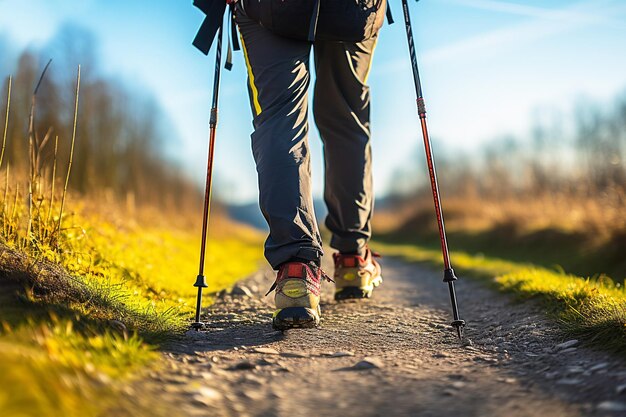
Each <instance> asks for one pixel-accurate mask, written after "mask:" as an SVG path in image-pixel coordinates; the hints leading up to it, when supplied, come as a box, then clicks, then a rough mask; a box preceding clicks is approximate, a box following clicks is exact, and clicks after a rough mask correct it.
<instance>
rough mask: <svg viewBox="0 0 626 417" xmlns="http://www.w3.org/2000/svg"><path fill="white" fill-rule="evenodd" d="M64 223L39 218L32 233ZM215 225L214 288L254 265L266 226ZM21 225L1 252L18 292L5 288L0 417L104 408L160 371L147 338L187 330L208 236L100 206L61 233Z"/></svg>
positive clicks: (1, 282) (211, 248) (0, 282)
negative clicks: (148, 372) (108, 212)
mask: <svg viewBox="0 0 626 417" xmlns="http://www.w3.org/2000/svg"><path fill="white" fill-rule="evenodd" d="M18 212H19V211H18ZM21 212H25V211H24V210H22V211H21ZM39 220H41V219H39ZM56 220H57V219H55V218H53V217H52V218H51V221H50V223H49V224H43V225H40V224H39V223H38V222H33V225H34V227H33V230H34V231H37V230H46V227H54V223H55V222H56ZM214 221H215V224H217V225H218V227H217V228H216V229H217V233H213V235H212V236H211V239H210V240H209V242H208V247H207V264H206V275H207V279H208V282H209V285H210V288H209V289H208V292H217V291H219V290H221V289H224V288H227V287H229V286H231V285H233V283H234V282H236V281H237V280H238V279H241V278H243V277H245V276H246V275H248V274H250V273H252V272H254V271H255V270H256V269H257V268H258V265H259V261H260V259H261V257H262V245H261V239H260V236H259V235H258V234H257V233H256V232H253V231H251V230H248V229H245V228H243V227H238V226H236V225H229V227H228V230H229V233H224V232H223V230H221V228H220V227H219V223H220V222H228V220H227V219H224V218H223V217H220V216H218V217H216V218H215V219H214ZM16 224H19V223H17V222H16ZM161 224H163V223H161ZM42 226H45V227H42ZM15 230H16V232H15V233H12V234H11V235H9V236H7V235H4V245H5V246H4V248H3V249H2V255H1V256H0V262H1V263H2V266H3V269H4V270H5V275H6V277H2V278H0V291H1V290H7V289H8V290H12V291H13V292H15V291H14V290H15V289H16V288H17V289H18V290H19V291H18V292H19V294H17V295H15V294H13V296H9V294H8V293H6V292H5V294H4V295H0V301H1V303H0V304H1V305H0V313H2V314H1V315H0V322H4V323H5V330H4V331H1V330H0V386H2V387H3V390H2V394H0V415H3V416H30V415H33V416H34V415H37V416H60V415H63V416H70V417H72V416H95V415H98V414H99V413H101V412H102V410H103V409H105V408H107V407H110V406H111V404H113V403H114V402H115V401H116V396H117V393H118V392H119V390H120V389H121V387H123V386H124V384H125V383H127V382H128V379H129V378H130V377H131V376H132V375H134V376H137V375H143V373H142V372H140V371H142V370H144V371H145V369H146V368H145V365H149V366H150V367H158V364H159V359H158V358H159V355H157V354H156V353H155V352H154V347H153V346H151V345H149V344H147V343H146V340H147V341H148V342H150V343H151V344H152V345H154V344H158V343H160V342H161V341H163V340H165V339H167V338H172V337H177V336H178V335H180V334H181V333H182V332H183V331H184V330H186V329H187V328H188V327H187V326H188V324H189V321H190V318H191V317H192V312H193V308H194V307H195V304H194V301H195V294H196V289H195V288H194V287H193V286H192V284H193V283H194V281H195V278H196V275H197V268H198V257H199V254H198V248H199V240H200V236H199V235H198V234H197V231H196V230H190V229H189V228H181V229H176V228H174V227H169V228H168V227H165V226H162V225H161V226H159V227H157V226H145V225H142V224H139V223H137V222H135V221H131V220H124V219H123V217H122V220H120V218H119V217H118V218H116V219H114V220H113V221H112V220H110V219H107V220H105V219H104V218H103V217H100V216H98V215H95V214H91V215H88V216H80V215H78V214H73V215H72V216H71V218H69V219H68V220H66V221H65V226H64V228H63V229H62V230H61V232H60V233H59V234H58V235H57V237H56V239H58V240H51V239H46V238H45V237H46V236H52V235H53V234H51V233H41V234H37V236H41V237H44V238H42V239H32V238H31V240H30V241H26V240H25V239H24V237H23V235H20V228H19V227H16V229H15ZM21 230H22V232H23V230H24V229H21ZM11 237H13V239H11ZM21 288H23V289H24V290H23V291H22V290H20V289H21ZM209 300H210V297H209ZM209 300H207V302H206V303H205V304H208V303H209V302H210V301H209ZM5 368H6V369H5ZM124 381H126V382H124ZM120 382H121V383H120ZM13 387H15V388H13ZM14 391H15V392H14ZM17 391H19V392H17ZM154 400H155V401H156V402H158V399H154Z"/></svg>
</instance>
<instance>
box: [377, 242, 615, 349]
mask: <svg viewBox="0 0 626 417" xmlns="http://www.w3.org/2000/svg"><path fill="white" fill-rule="evenodd" d="M373 246H374V247H376V248H377V249H378V250H380V251H381V252H383V253H384V254H386V255H390V256H398V257H401V258H403V259H405V260H407V261H411V262H426V263H429V264H432V265H441V264H442V260H441V252H440V251H438V250H433V249H426V248H421V247H418V246H412V245H391V244H384V243H377V244H375V245H373ZM452 264H453V266H454V268H455V270H458V271H459V272H461V273H462V274H463V275H467V276H472V277H477V278H481V279H483V280H486V281H488V282H489V283H490V284H491V285H492V286H493V287H495V288H497V289H499V290H501V291H505V292H510V293H513V294H515V295H517V296H518V297H520V298H521V299H536V300H539V301H540V302H541V303H542V305H543V306H545V308H546V310H547V311H548V313H549V314H550V315H551V316H552V317H554V318H555V319H556V320H557V321H558V323H559V324H560V325H561V326H562V328H563V329H564V331H565V332H567V333H568V334H569V335H572V336H575V337H578V338H580V339H582V340H586V341H588V342H590V344H592V345H594V346H598V347H600V348H602V349H607V350H610V351H614V352H618V353H621V354H623V353H624V352H626V290H625V288H624V285H622V284H620V283H615V282H613V281H612V280H611V279H609V278H607V277H604V276H600V277H594V278H582V277H577V276H574V275H570V274H566V273H564V272H563V271H562V270H551V269H547V268H544V267H537V266H534V265H532V264H523V263H516V262H510V261H505V260H502V259H497V258H489V257H485V256H472V255H469V254H467V253H461V252H454V253H453V254H452Z"/></svg>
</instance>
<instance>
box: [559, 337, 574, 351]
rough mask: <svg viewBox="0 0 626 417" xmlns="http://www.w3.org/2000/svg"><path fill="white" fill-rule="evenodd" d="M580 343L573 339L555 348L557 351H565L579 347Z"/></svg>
mask: <svg viewBox="0 0 626 417" xmlns="http://www.w3.org/2000/svg"><path fill="white" fill-rule="evenodd" d="M578 343H579V342H578V340H576V339H572V340H568V341H567V342H563V343H560V344H558V345H556V346H555V347H554V348H555V349H556V350H564V349H567V348H571V347H574V346H576V345H578Z"/></svg>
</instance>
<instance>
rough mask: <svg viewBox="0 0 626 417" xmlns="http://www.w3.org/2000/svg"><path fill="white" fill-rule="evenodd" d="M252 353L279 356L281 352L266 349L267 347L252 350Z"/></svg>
mask: <svg viewBox="0 0 626 417" xmlns="http://www.w3.org/2000/svg"><path fill="white" fill-rule="evenodd" d="M252 352H254V353H262V354H264V355H279V354H280V352H279V351H277V350H276V349H272V348H265V347H258V348H254V349H252Z"/></svg>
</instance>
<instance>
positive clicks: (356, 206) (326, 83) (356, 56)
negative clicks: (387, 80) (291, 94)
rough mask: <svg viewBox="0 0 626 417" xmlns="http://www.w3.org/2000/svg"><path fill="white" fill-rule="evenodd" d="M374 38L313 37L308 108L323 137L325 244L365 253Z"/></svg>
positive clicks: (368, 232)
mask: <svg viewBox="0 0 626 417" xmlns="http://www.w3.org/2000/svg"><path fill="white" fill-rule="evenodd" d="M375 45H376V38H372V39H370V40H367V41H365V42H359V43H349V42H316V43H315V47H314V48H315V69H316V74H317V79H316V82H315V92H314V102H313V111H314V115H315V122H316V124H317V127H318V128H319V131H320V134H321V137H322V141H323V143H324V159H325V167H326V174H325V175H326V183H325V190H324V200H325V202H326V205H327V207H328V216H327V217H326V226H327V227H328V229H329V230H330V231H331V233H332V239H331V246H332V247H333V248H335V249H337V250H339V251H340V252H341V253H353V254H360V255H364V254H365V248H366V245H367V242H368V241H369V239H370V237H371V230H370V219H371V216H372V210H373V202H374V198H373V190H372V167H371V164H372V156H371V147H370V92H369V87H368V86H367V85H366V82H367V76H368V73H369V70H370V65H371V60H372V53H373V51H374V47H375Z"/></svg>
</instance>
